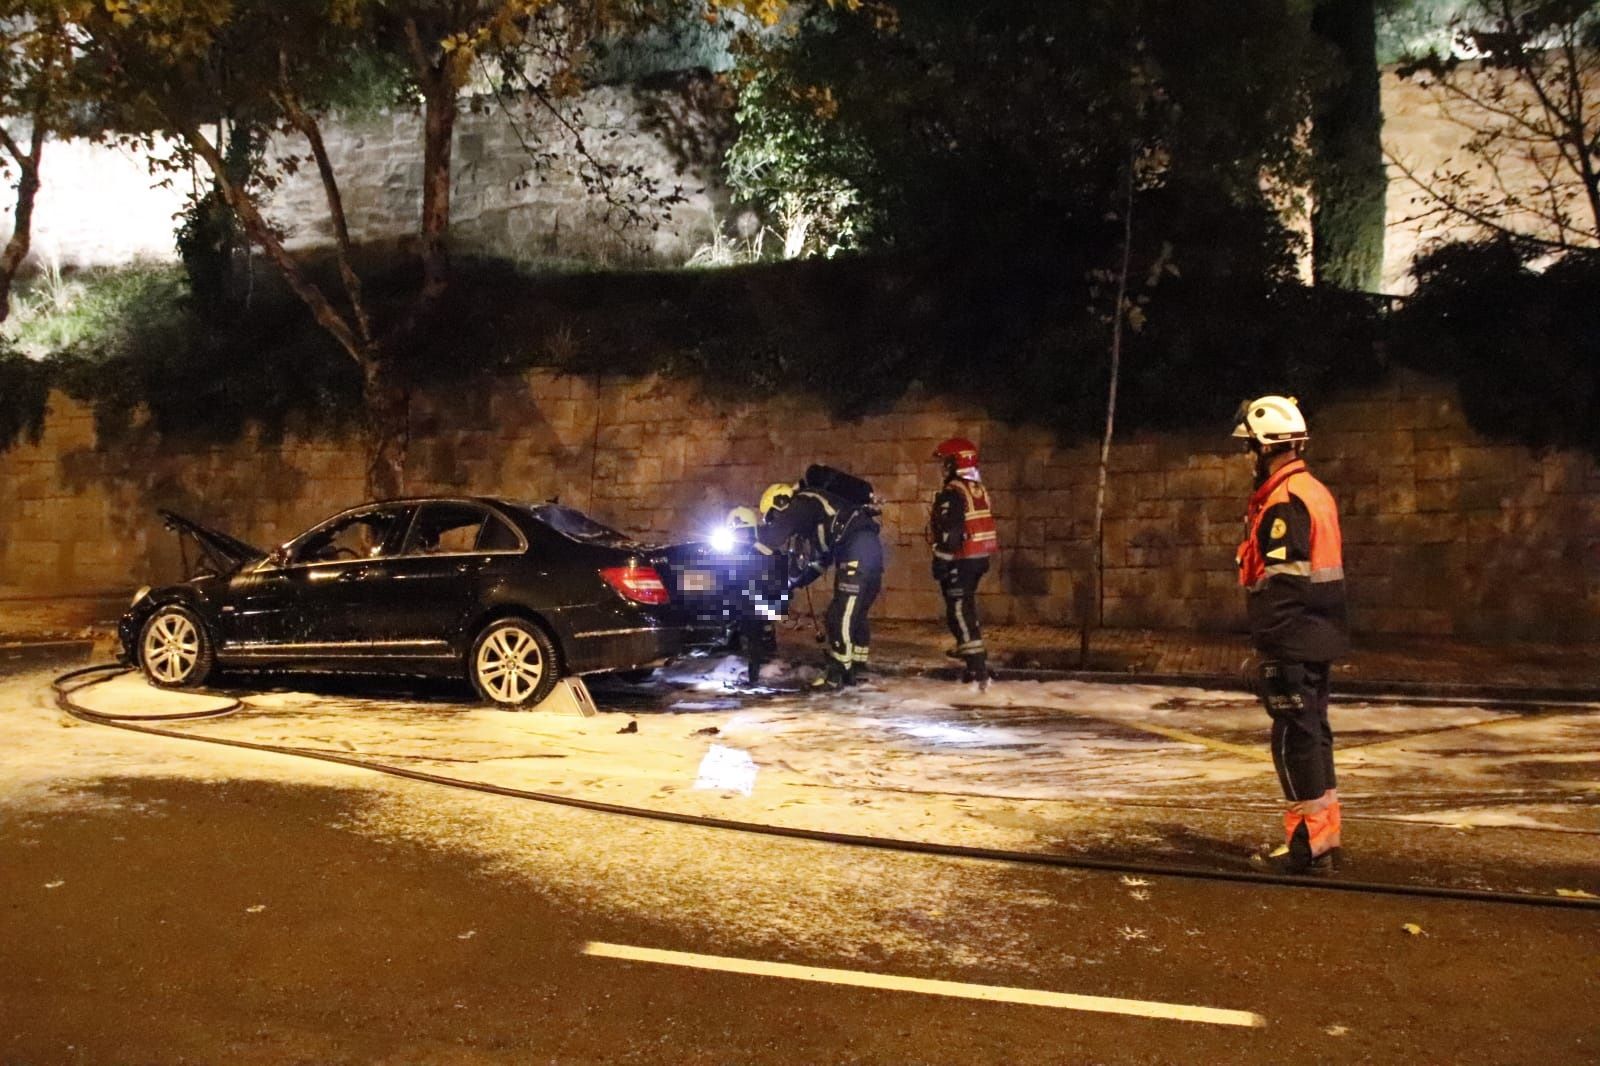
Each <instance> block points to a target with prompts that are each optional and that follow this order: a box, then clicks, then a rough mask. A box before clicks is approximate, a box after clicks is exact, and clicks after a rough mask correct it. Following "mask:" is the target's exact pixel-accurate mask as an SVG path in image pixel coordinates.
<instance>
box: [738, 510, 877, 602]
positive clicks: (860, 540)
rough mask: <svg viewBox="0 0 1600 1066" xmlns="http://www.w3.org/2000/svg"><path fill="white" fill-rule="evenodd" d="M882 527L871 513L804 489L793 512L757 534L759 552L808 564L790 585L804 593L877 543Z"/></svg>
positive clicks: (775, 516) (777, 517)
mask: <svg viewBox="0 0 1600 1066" xmlns="http://www.w3.org/2000/svg"><path fill="white" fill-rule="evenodd" d="M878 533H879V526H878V520H877V516H876V514H875V513H874V510H873V509H872V508H870V507H862V506H854V505H851V504H849V503H847V502H845V501H844V500H842V499H840V498H838V497H836V496H834V495H832V494H831V493H827V492H823V491H821V490H819V489H801V490H800V491H799V492H796V493H795V494H794V497H793V498H792V499H791V500H790V502H789V506H787V507H785V508H784V509H783V510H781V511H777V512H775V513H774V514H773V516H772V518H771V520H770V521H767V522H763V523H762V524H761V526H760V528H759V529H758V530H757V531H756V549H757V550H758V551H761V552H763V553H765V554H771V553H773V552H779V551H787V552H789V553H791V555H792V556H793V557H795V558H796V559H797V560H801V559H803V560H805V562H804V564H803V568H802V570H801V573H800V574H799V575H798V576H797V577H795V578H793V579H792V580H791V582H790V583H791V585H793V587H795V588H803V587H805V586H806V585H809V584H810V583H811V582H813V581H815V580H816V579H817V578H818V577H820V576H821V574H822V572H823V571H824V570H826V569H827V568H828V567H829V566H831V565H833V564H835V563H846V562H851V561H853V560H855V559H856V558H857V556H858V555H859V554H861V553H863V552H869V551H870V550H871V549H870V546H869V545H866V544H865V543H864V540H865V539H871V540H873V541H876V540H877V538H878Z"/></svg>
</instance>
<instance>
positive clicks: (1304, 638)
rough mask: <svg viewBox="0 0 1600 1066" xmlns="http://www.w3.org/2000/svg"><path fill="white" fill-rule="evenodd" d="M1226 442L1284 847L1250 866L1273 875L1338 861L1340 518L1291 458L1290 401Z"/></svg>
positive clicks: (1239, 423)
mask: <svg viewBox="0 0 1600 1066" xmlns="http://www.w3.org/2000/svg"><path fill="white" fill-rule="evenodd" d="M1233 435H1234V437H1235V438H1237V439H1240V440H1243V441H1244V442H1245V447H1246V448H1247V450H1248V451H1249V452H1250V454H1251V455H1252V456H1253V457H1254V459H1255V491H1254V492H1253V493H1252V494H1251V496H1250V509H1249V513H1248V516H1247V518H1246V528H1245V539H1244V542H1243V543H1242V544H1240V545H1239V554H1238V563H1239V583H1240V584H1241V585H1243V586H1244V588H1245V589H1246V600H1247V605H1248V607H1249V616H1250V639H1251V643H1252V644H1254V645H1255V649H1256V652H1257V654H1258V655H1260V656H1261V661H1260V663H1259V664H1258V666H1257V677H1255V678H1253V679H1252V680H1253V681H1255V682H1257V683H1258V684H1259V686H1260V687H1259V691H1260V695H1261V701H1262V703H1263V704H1265V705H1266V710H1267V714H1268V715H1269V716H1270V717H1271V719H1272V762H1273V765H1274V766H1275V767H1276V768H1277V771H1278V783H1279V785H1280V786H1281V787H1282V788H1283V795H1284V798H1285V799H1286V800H1288V803H1289V806H1288V809H1287V810H1285V811H1284V815H1283V828H1284V836H1285V843H1284V845H1283V846H1282V847H1279V848H1277V849H1275V850H1272V851H1269V852H1265V853H1263V854H1261V855H1258V856H1256V860H1257V861H1258V862H1260V863H1262V864H1265V865H1268V866H1271V867H1273V868H1274V869H1277V870H1279V871H1281V872H1284V873H1296V874H1299V873H1309V872H1314V871H1318V870H1324V869H1331V868H1332V867H1334V866H1335V865H1337V863H1338V860H1339V847H1340V839H1339V830H1340V809H1339V791H1338V790H1339V782H1338V779H1337V777H1335V775H1334V769H1333V729H1332V728H1331V727H1330V726H1329V724H1328V673H1329V670H1330V668H1331V665H1332V663H1333V661H1334V660H1335V659H1338V658H1340V657H1342V656H1343V655H1344V654H1345V653H1346V652H1347V651H1348V650H1349V636H1348V633H1347V629H1346V624H1345V588H1344V558H1343V554H1342V540H1341V537H1340V533H1339V509H1338V505H1337V504H1336V503H1335V502H1334V499H1333V494H1332V493H1330V492H1329V491H1328V489H1327V487H1326V486H1325V485H1323V484H1322V482H1320V481H1318V480H1317V479H1316V478H1314V477H1312V476H1311V471H1310V470H1308V469H1307V468H1306V462H1305V459H1304V457H1303V455H1302V452H1303V451H1304V449H1305V445H1306V441H1307V440H1308V439H1309V438H1310V433H1309V432H1308V430H1307V428H1306V420H1305V416H1303V415H1302V414H1301V413H1300V408H1299V405H1298V404H1297V403H1296V402H1295V401H1294V399H1293V398H1292V397H1285V396H1262V397H1260V398H1258V399H1254V400H1251V401H1249V402H1248V403H1245V404H1243V405H1242V406H1240V408H1239V413H1238V415H1237V416H1236V418H1235V420H1234V430H1233Z"/></svg>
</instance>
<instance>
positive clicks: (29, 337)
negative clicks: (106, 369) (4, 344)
mask: <svg viewBox="0 0 1600 1066" xmlns="http://www.w3.org/2000/svg"><path fill="white" fill-rule="evenodd" d="M181 290H182V279H181V278H180V276H179V275H178V273H177V272H176V271H174V270H173V269H171V268H170V267H165V266H132V267H125V268H122V269H117V270H109V269H95V270H86V271H81V272H79V273H76V274H65V275H64V274H62V272H61V271H60V270H59V269H55V268H46V269H45V270H42V271H40V272H39V273H37V274H34V275H32V276H31V277H28V278H26V279H25V280H24V281H23V282H21V283H20V284H19V286H18V291H17V295H16V300H15V307H14V309H13V311H12V315H11V318H10V319H9V320H8V321H7V322H6V325H5V335H6V339H7V341H8V343H10V344H11V345H13V346H14V347H15V348H16V349H17V350H18V351H19V352H22V353H25V354H27V355H30V356H32V357H33V358H35V359H42V358H45V357H47V356H51V355H56V354H59V353H61V352H64V351H70V350H75V349H77V348H79V347H80V346H83V345H86V344H87V345H94V344H99V343H102V342H103V341H104V339H105V338H107V337H112V336H121V335H126V334H128V333H132V332H138V331H139V330H140V329H141V328H142V324H143V320H144V316H145V315H146V314H147V313H149V311H150V309H156V308H164V307H167V306H169V305H171V304H173V303H174V302H175V301H176V300H177V298H178V295H179V293H180V292H181Z"/></svg>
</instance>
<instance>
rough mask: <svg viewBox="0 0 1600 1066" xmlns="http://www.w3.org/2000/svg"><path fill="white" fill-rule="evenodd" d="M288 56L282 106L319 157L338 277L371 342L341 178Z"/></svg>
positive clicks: (362, 333)
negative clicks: (293, 83) (294, 84)
mask: <svg viewBox="0 0 1600 1066" xmlns="http://www.w3.org/2000/svg"><path fill="white" fill-rule="evenodd" d="M287 67H288V58H287V57H286V56H281V55H280V57H279V70H280V74H279V77H280V82H281V85H282V88H281V91H280V93H279V96H278V102H279V106H280V107H282V108H283V112H284V114H285V115H286V116H288V119H289V122H290V124H291V125H293V126H294V128H295V129H297V130H299V131H300V132H301V133H302V134H303V135H304V136H305V138H306V141H307V142H308V143H309V144H310V145H311V156H312V158H313V159H315V160H316V163H317V173H318V174H319V175H320V176H321V178H322V193H323V196H324V198H325V199H326V200H327V201H328V214H329V217H330V218H331V219H332V221H333V240H334V252H335V255H336V257H337V259H338V262H339V277H340V278H341V279H342V280H343V282H344V291H345V295H346V296H347V297H349V299H350V309H351V311H352V313H353V314H354V315H355V319H356V330H357V333H358V334H359V336H360V338H361V341H362V343H363V344H366V345H370V344H371V343H372V321H371V318H370V317H369V315H368V313H367V306H366V298H365V295H364V294H363V292H362V287H361V277H360V275H358V274H357V273H356V271H355V267H354V266H353V265H352V264H351V262H350V227H349V224H348V222H347V220H346V216H345V210H344V197H343V196H342V195H341V194H340V192H339V179H338V176H337V175H336V174H335V173H334V170H333V163H332V161H331V160H330V159H329V158H328V148H327V145H326V144H325V143H324V142H323V139H322V128H321V126H319V125H318V124H317V121H316V119H314V118H313V117H312V116H311V115H310V114H309V113H308V112H307V111H306V109H305V108H304V107H303V106H302V105H301V103H300V100H299V98H298V97H297V96H296V95H295V94H294V92H293V91H292V90H291V89H290V88H289V76H288V70H287Z"/></svg>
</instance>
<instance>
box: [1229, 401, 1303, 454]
mask: <svg viewBox="0 0 1600 1066" xmlns="http://www.w3.org/2000/svg"><path fill="white" fill-rule="evenodd" d="M1233 421H1234V426H1233V435H1234V436H1235V437H1236V438H1238V439H1240V440H1248V441H1254V442H1255V443H1257V444H1260V445H1262V446H1264V447H1271V446H1274V445H1279V444H1298V443H1300V442H1301V441H1304V440H1306V439H1308V438H1309V437H1310V436H1311V434H1310V432H1309V431H1308V430H1307V429H1306V416H1305V415H1303V414H1301V413H1300V404H1299V402H1298V401H1296V400H1295V398H1294V397H1293V396H1260V397H1257V398H1256V399H1254V400H1247V401H1246V402H1244V403H1242V404H1240V405H1239V413H1238V414H1236V415H1234V418H1233Z"/></svg>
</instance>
